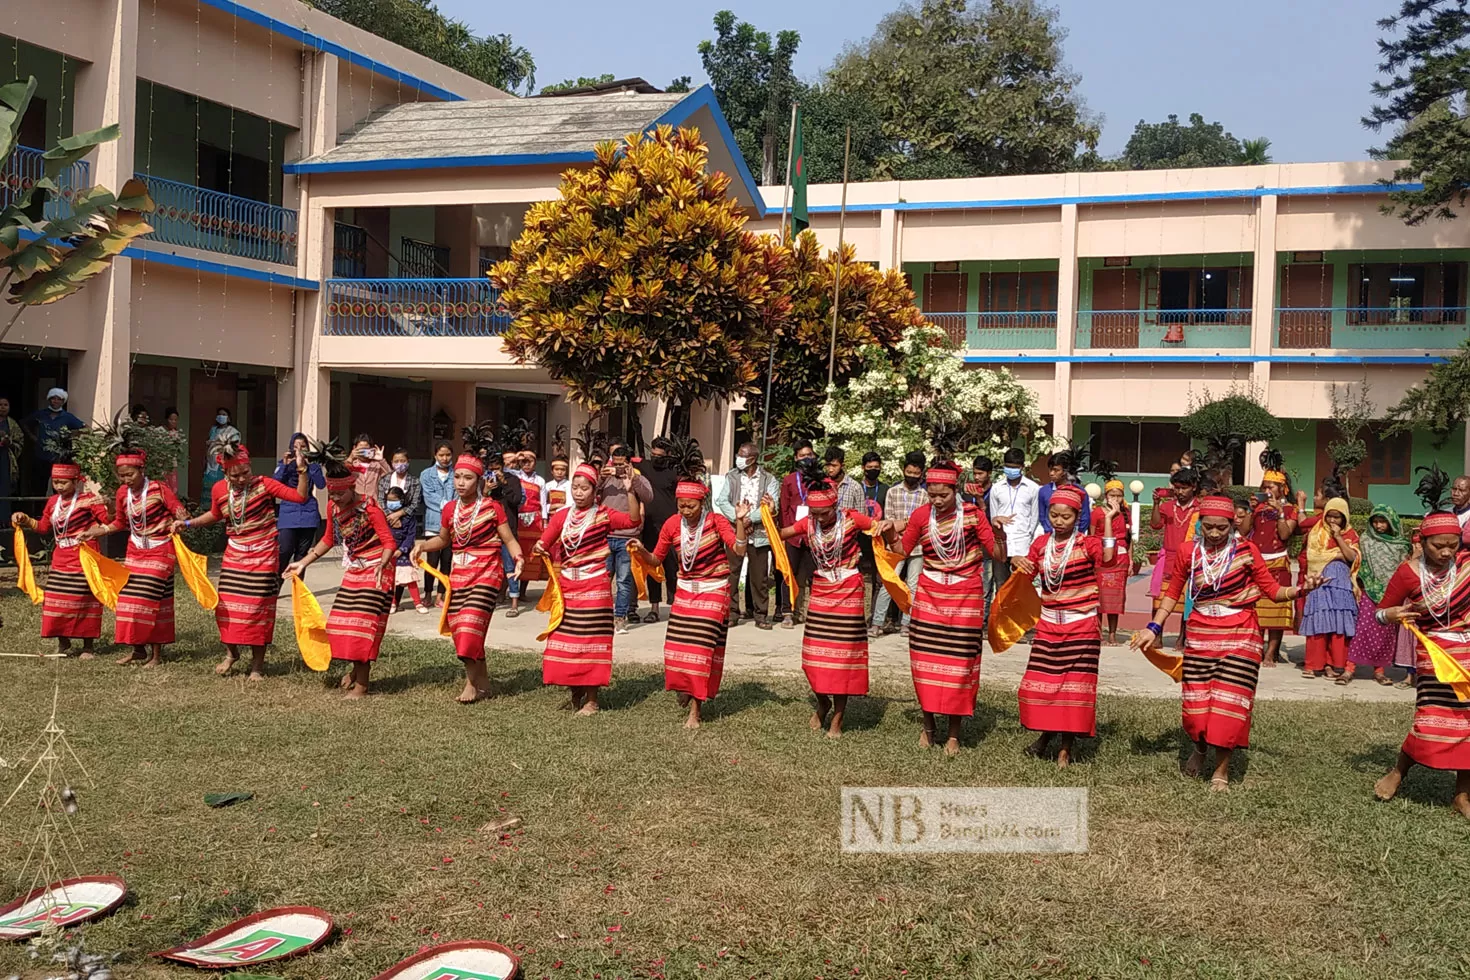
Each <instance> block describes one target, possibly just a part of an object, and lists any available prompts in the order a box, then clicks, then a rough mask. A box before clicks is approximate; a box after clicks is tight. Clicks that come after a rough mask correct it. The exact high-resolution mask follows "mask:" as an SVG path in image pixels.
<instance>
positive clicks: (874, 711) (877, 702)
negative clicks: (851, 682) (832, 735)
mask: <svg viewBox="0 0 1470 980" xmlns="http://www.w3.org/2000/svg"><path fill="white" fill-rule="evenodd" d="M894 703H895V702H894V700H893V699H892V698H884V697H871V696H870V697H861V698H858V697H850V698H848V699H847V711H846V712H845V713H844V714H843V716H842V730H843V731H845V732H861V731H867V730H869V729H874V728H877V727H879V726H880V725H882V724H883V716H884V715H885V714H887V713H888V707H889V705H891V704H894Z"/></svg>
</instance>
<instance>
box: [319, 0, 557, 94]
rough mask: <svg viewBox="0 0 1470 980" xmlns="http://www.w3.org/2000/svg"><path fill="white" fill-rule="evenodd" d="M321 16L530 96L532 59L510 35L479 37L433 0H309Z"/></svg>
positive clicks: (533, 85)
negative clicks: (329, 16)
mask: <svg viewBox="0 0 1470 980" xmlns="http://www.w3.org/2000/svg"><path fill="white" fill-rule="evenodd" d="M308 2H309V3H310V4H311V5H312V6H313V7H316V8H317V9H318V10H320V11H322V12H323V13H325V14H329V15H331V16H333V17H336V18H337V19H339V20H344V21H346V22H347V23H349V24H351V25H353V26H354V27H360V28H362V29H363V30H365V31H371V32H372V33H374V34H376V35H378V36H379V37H381V38H383V39H385V40H388V41H392V42H393V43H394V44H401V45H402V46H403V47H405V48H408V49H409V50H410V51H417V52H418V53H419V54H421V55H423V56H424V57H426V58H432V59H433V60H434V61H437V62H439V63H440V64H441V65H445V66H447V67H449V68H453V69H454V70H455V71H461V72H464V73H465V74H466V75H469V76H471V77H472V78H478V79H479V80H480V81H482V82H484V83H486V84H487V85H493V86H495V87H496V88H499V89H504V90H505V91H507V92H524V93H525V94H526V95H530V94H531V92H532V91H533V90H534V89H535V88H536V60H535V59H534V58H532V57H531V52H529V51H527V50H526V49H525V48H523V47H521V46H520V45H518V44H516V43H515V42H514V41H513V40H511V36H510V35H509V34H492V35H489V36H488V37H477V36H475V35H474V34H473V33H472V32H471V31H470V29H469V27H468V26H466V25H465V24H464V23H462V22H461V21H457V20H451V19H450V18H448V17H445V16H444V15H443V14H442V13H440V12H439V8H438V7H436V6H435V5H434V4H433V2H432V0H308Z"/></svg>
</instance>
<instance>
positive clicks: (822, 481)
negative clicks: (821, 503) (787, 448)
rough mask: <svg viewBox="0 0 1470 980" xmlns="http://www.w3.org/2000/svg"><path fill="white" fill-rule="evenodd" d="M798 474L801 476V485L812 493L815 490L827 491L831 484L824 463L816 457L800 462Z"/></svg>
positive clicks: (809, 457)
mask: <svg viewBox="0 0 1470 980" xmlns="http://www.w3.org/2000/svg"><path fill="white" fill-rule="evenodd" d="M796 472H798V473H800V474H801V485H802V486H803V487H805V488H806V491H807V492H808V493H810V492H811V491H813V490H826V489H827V488H828V487H830V486H831V484H830V483H829V482H828V480H827V471H826V469H825V468H824V467H823V465H822V461H821V460H819V459H817V457H815V456H808V457H807V458H806V459H802V460H798V461H797V463H796Z"/></svg>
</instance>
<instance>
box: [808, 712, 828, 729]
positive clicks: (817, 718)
mask: <svg viewBox="0 0 1470 980" xmlns="http://www.w3.org/2000/svg"><path fill="white" fill-rule="evenodd" d="M807 724H808V725H810V726H811V729H812V731H814V732H819V731H821V730H822V729H824V728H826V727H827V719H826V718H823V717H822V716H821V715H819V714H817V713H816V712H815V711H813V712H812V716H811V718H810V719H809V720H808V721H807Z"/></svg>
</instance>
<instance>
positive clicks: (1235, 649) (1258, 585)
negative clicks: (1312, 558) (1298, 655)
mask: <svg viewBox="0 0 1470 980" xmlns="http://www.w3.org/2000/svg"><path fill="white" fill-rule="evenodd" d="M1198 511H1199V518H1200V523H1199V533H1198V534H1197V535H1196V536H1195V538H1194V539H1193V540H1192V541H1190V542H1189V545H1188V547H1187V548H1185V549H1183V550H1181V551H1180V552H1179V553H1178V554H1177V555H1175V558H1174V566H1173V568H1172V569H1170V570H1169V572H1168V584H1167V585H1166V586H1165V588H1164V594H1163V596H1161V597H1160V599H1159V608H1158V611H1157V612H1155V613H1154V617H1153V619H1152V621H1150V622H1149V624H1148V627H1147V629H1143V630H1139V631H1138V632H1137V633H1135V634H1133V639H1132V640H1131V641H1130V643H1129V645H1130V646H1132V647H1133V648H1135V649H1138V650H1150V649H1157V648H1158V647H1159V646H1160V640H1161V639H1162V637H1163V635H1164V627H1163V624H1164V623H1165V622H1167V621H1168V619H1169V616H1170V615H1171V614H1172V613H1173V612H1174V609H1175V607H1176V606H1178V605H1180V598H1181V596H1184V595H1185V593H1186V591H1187V592H1188V594H1189V597H1190V598H1191V599H1192V601H1193V604H1194V608H1193V611H1192V612H1191V613H1190V614H1189V623H1188V629H1187V639H1186V640H1185V645H1184V688H1183V702H1184V708H1183V720H1184V733H1185V735H1187V736H1188V737H1189V740H1190V741H1192V742H1193V743H1194V751H1193V752H1191V753H1190V754H1189V759H1188V760H1187V761H1186V762H1185V763H1184V767H1183V770H1182V771H1183V773H1184V775H1185V776H1186V777H1188V778H1191V779H1193V778H1196V777H1197V776H1199V774H1200V772H1201V771H1202V770H1203V769H1204V765H1205V752H1206V751H1207V750H1208V749H1209V747H1210V746H1214V748H1215V769H1214V772H1213V774H1212V775H1211V777H1210V789H1212V790H1216V791H1220V792H1223V791H1225V790H1228V789H1229V788H1230V757H1231V754H1232V753H1233V752H1234V751H1235V749H1237V748H1244V747H1245V746H1246V745H1248V744H1249V742H1250V731H1251V706H1252V703H1253V702H1254V700H1255V694H1256V680H1257V678H1258V676H1259V674H1260V670H1261V657H1262V654H1263V652H1264V650H1265V641H1264V640H1262V638H1261V631H1260V627H1259V625H1258V624H1257V622H1256V601H1257V600H1258V599H1259V598H1260V597H1261V596H1263V595H1264V596H1266V597H1267V598H1269V599H1272V600H1274V601H1276V602H1282V601H1284V600H1288V599H1292V598H1295V597H1296V596H1297V595H1299V594H1305V593H1310V592H1311V591H1312V590H1313V589H1315V588H1316V587H1317V586H1318V585H1320V584H1321V581H1322V580H1321V579H1320V578H1316V577H1312V576H1309V577H1308V578H1307V579H1306V580H1305V581H1304V582H1303V583H1302V584H1301V585H1299V586H1290V585H1282V584H1280V583H1279V582H1277V581H1276V579H1275V578H1274V577H1273V576H1272V575H1271V572H1270V570H1269V569H1267V567H1266V562H1265V560H1264V559H1263V558H1262V557H1261V552H1260V549H1258V548H1257V547H1256V546H1255V545H1254V544H1252V543H1251V542H1250V541H1249V540H1243V539H1241V538H1239V537H1237V536H1236V534H1235V533H1234V532H1235V504H1234V503H1233V502H1232V501H1231V500H1230V498H1228V497H1206V498H1204V499H1203V500H1201V501H1200V502H1199V506H1198Z"/></svg>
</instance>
